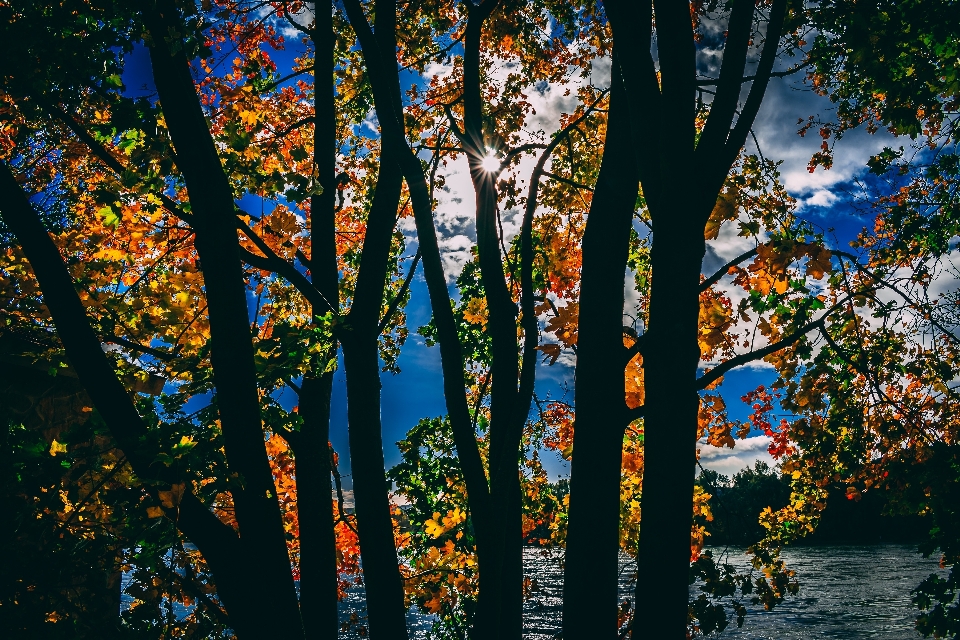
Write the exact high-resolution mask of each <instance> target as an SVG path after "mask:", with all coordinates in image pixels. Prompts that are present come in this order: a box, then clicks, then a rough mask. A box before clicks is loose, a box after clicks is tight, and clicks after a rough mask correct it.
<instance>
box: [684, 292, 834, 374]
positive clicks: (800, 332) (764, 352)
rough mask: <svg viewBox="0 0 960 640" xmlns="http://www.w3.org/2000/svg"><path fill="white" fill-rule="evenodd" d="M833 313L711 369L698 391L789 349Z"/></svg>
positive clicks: (819, 326)
mask: <svg viewBox="0 0 960 640" xmlns="http://www.w3.org/2000/svg"><path fill="white" fill-rule="evenodd" d="M832 312H833V309H831V310H830V311H828V312H827V313H824V314H823V315H822V316H821V317H820V318H819V319H818V320H815V321H813V322H811V323H809V324H807V325H805V326H803V327H801V328H799V329H797V330H796V331H794V332H793V333H791V334H790V335H788V336H786V337H785V338H782V339H780V340H778V341H777V342H774V343H772V344H768V345H767V346H765V347H762V348H760V349H756V350H754V351H751V352H750V353H744V354H741V355H739V356H736V357H734V358H730V359H729V360H727V361H725V362H722V363H720V364H718V365H717V366H716V367H714V368H713V369H710V371H708V372H707V373H704V374H703V375H702V376H700V377H699V378H697V385H696V389H697V390H698V391H700V390H701V389H706V388H707V387H709V386H710V385H711V384H713V383H714V382H716V381H717V380H719V379H720V378H722V377H723V375H724V374H725V373H727V372H728V371H730V370H731V369H736V368H737V367H741V366H743V365H745V364H749V363H751V362H753V361H754V360H759V359H761V358H765V357H766V356H768V355H770V354H771V353H776V352H777V351H780V350H781V349H785V348H787V347H789V346H790V345H792V344H794V343H795V342H797V341H799V340H800V339H801V338H803V337H804V336H805V335H807V334H808V333H810V332H811V331H813V330H814V329H818V328H823V323H824V321H825V320H826V319H827V316H829V315H830V314H831V313H832Z"/></svg>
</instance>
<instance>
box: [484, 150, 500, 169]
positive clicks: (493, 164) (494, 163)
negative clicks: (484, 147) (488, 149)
mask: <svg viewBox="0 0 960 640" xmlns="http://www.w3.org/2000/svg"><path fill="white" fill-rule="evenodd" d="M481 166H482V167H483V170H484V171H489V172H491V173H492V172H494V171H499V170H500V160H499V159H498V158H497V156H495V155H493V154H492V153H488V154H487V156H486V157H485V158H484V159H483V164H481Z"/></svg>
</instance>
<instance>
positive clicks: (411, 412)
mask: <svg viewBox="0 0 960 640" xmlns="http://www.w3.org/2000/svg"><path fill="white" fill-rule="evenodd" d="M290 35H291V36H293V37H289V38H288V46H287V49H286V50H285V51H280V52H271V55H272V56H273V57H274V58H275V60H276V61H277V62H278V66H279V68H280V69H281V70H283V69H284V68H286V67H287V66H288V65H289V64H290V63H292V60H293V58H294V56H296V55H299V53H300V52H301V50H302V45H299V44H298V43H299V36H298V35H294V34H290ZM609 66H610V64H609V60H608V59H600V60H598V61H597V62H596V63H595V66H594V69H593V71H592V73H591V74H590V76H589V78H587V79H583V80H578V81H577V82H592V83H594V84H596V85H598V86H606V85H607V84H608V83H609ZM705 71H706V72H710V71H711V70H710V69H706V70H705ZM448 72H449V68H447V67H443V66H442V65H432V66H431V68H429V69H428V74H427V75H428V76H429V75H432V74H433V73H437V74H441V75H442V74H444V73H448ZM799 76H800V74H797V76H793V77H788V78H783V79H774V80H772V81H771V84H770V86H769V88H768V90H767V94H766V98H765V100H764V103H763V106H762V108H761V110H760V113H759V115H758V117H757V120H756V123H755V126H754V133H755V136H756V143H755V142H754V140H752V139H751V140H749V142H748V144H747V151H748V152H754V151H756V149H757V144H759V148H760V151H761V152H762V154H763V155H764V156H765V157H766V158H768V159H772V160H777V161H782V165H781V168H780V169H781V179H782V181H783V183H784V185H785V187H786V188H787V190H788V191H789V193H790V194H791V195H792V196H793V197H794V198H796V199H797V201H798V209H797V213H798V214H799V215H800V217H802V218H804V219H806V220H807V221H809V222H811V223H812V224H814V225H815V227H817V228H819V229H820V230H822V231H824V232H825V233H826V234H827V238H828V243H829V244H831V245H833V246H842V245H846V244H847V243H848V242H849V240H851V239H852V238H853V237H854V236H855V235H856V234H857V232H859V231H860V229H861V228H862V227H864V226H866V225H869V224H870V222H871V221H870V218H869V216H868V215H863V211H861V210H859V209H858V208H856V207H855V206H854V204H855V199H856V195H857V192H858V191H859V187H858V181H859V180H864V179H865V175H864V174H865V173H866V161H867V160H868V159H869V157H870V156H872V155H874V154H876V153H877V152H878V151H880V150H881V149H882V148H883V147H884V146H889V145H895V141H894V140H893V139H892V138H891V136H890V135H889V134H887V133H885V132H880V133H878V134H875V135H870V134H868V133H866V132H865V131H863V130H857V131H853V132H851V133H848V134H847V135H845V136H844V137H843V139H841V140H840V141H838V142H837V145H836V147H835V160H834V165H833V168H832V169H831V170H829V171H825V170H823V169H817V170H816V171H815V172H813V173H810V172H809V171H808V170H807V163H808V161H809V159H810V156H811V155H812V154H813V153H814V152H816V151H817V150H819V146H820V138H819V136H817V135H815V134H813V135H809V136H807V137H803V138H801V137H800V136H799V135H798V134H797V129H798V124H797V122H798V120H801V119H803V120H806V118H807V117H808V116H811V115H823V116H829V113H828V112H829V110H830V103H829V101H827V100H826V99H825V98H822V97H819V96H817V95H815V94H814V93H813V92H812V91H810V90H809V88H808V87H806V86H804V85H803V83H802V78H801V77H799ZM494 79H496V75H494ZM124 81H125V84H126V85H127V91H128V92H129V93H131V94H134V95H149V94H151V93H153V87H152V83H151V82H150V71H149V58H148V54H147V53H146V51H145V50H144V49H143V48H139V49H137V50H136V51H135V52H134V53H133V55H132V56H129V57H128V61H127V67H126V70H125V73H124ZM408 83H409V82H408ZM529 96H530V101H531V102H532V103H533V106H534V108H535V109H536V114H537V115H536V116H535V117H533V118H532V121H531V123H530V127H529V128H530V129H533V130H536V129H537V128H542V129H543V130H544V131H546V132H547V133H550V132H552V131H554V130H555V129H556V122H557V120H558V117H559V114H560V113H570V112H572V111H573V109H574V108H575V107H576V93H575V91H574V92H572V95H571V94H566V92H565V91H564V88H563V87H559V86H539V87H537V88H536V89H533V88H532V89H531V91H530V92H529ZM368 122H369V124H370V125H371V127H373V126H375V118H374V117H373V114H371V118H368ZM533 162H534V160H533V158H532V157H529V156H528V157H527V159H525V160H524V161H523V162H522V163H521V165H520V169H519V172H520V175H528V174H529V169H530V168H531V167H532V165H533ZM446 181H447V188H446V190H445V192H444V193H441V194H439V197H438V200H439V206H438V208H437V211H436V212H435V218H436V222H437V228H438V233H439V236H440V245H441V251H442V253H443V258H444V267H445V270H446V271H447V275H448V278H449V279H450V281H451V282H452V281H453V280H454V279H455V278H456V276H457V274H458V273H459V270H460V269H461V268H462V266H463V264H464V263H465V262H466V261H468V260H469V259H470V258H471V256H470V247H471V246H472V244H473V242H474V240H475V237H476V236H475V231H474V226H473V216H474V207H473V201H474V194H473V188H472V185H471V183H470V179H469V175H468V172H467V167H466V162H465V160H459V161H456V162H452V163H450V165H448V167H447V168H446ZM405 222H409V224H408V226H405V227H401V228H402V230H403V231H404V233H405V234H406V235H407V236H408V252H409V253H411V254H412V253H413V252H414V251H415V248H416V237H415V232H414V230H413V227H412V221H405ZM733 226H734V225H726V226H725V227H724V228H723V229H722V230H721V234H720V236H719V238H718V239H717V240H715V241H711V242H709V243H708V244H709V246H708V251H707V255H706V256H705V259H704V263H703V269H702V271H703V273H704V274H705V275H710V274H711V273H713V272H714V271H715V269H716V268H717V267H718V266H720V265H722V264H724V263H725V262H726V261H727V260H729V259H730V258H732V257H734V256H736V255H739V254H740V253H742V252H743V251H744V250H746V249H749V248H752V246H753V240H752V239H749V238H740V237H738V236H736V232H735V230H734V229H733V228H732V227H733ZM504 228H505V232H506V234H507V235H508V236H512V235H513V234H515V233H516V232H517V231H518V228H519V216H515V215H513V214H512V213H511V212H504ZM625 280H626V281H627V282H630V281H632V277H630V275H629V274H626V278H625ZM731 292H732V293H734V294H736V291H735V290H731ZM630 293H631V292H630V291H628V292H627V294H628V295H629V294H630ZM411 294H412V295H411V301H410V304H409V306H408V307H407V322H408V326H409V328H410V335H409V337H408V339H407V342H406V344H405V345H404V347H403V350H402V352H401V355H400V357H399V360H398V366H399V368H400V370H401V372H400V373H399V374H392V373H383V374H382V384H383V388H382V396H381V417H382V421H383V441H384V456H385V461H386V465H387V468H390V467H391V466H393V465H394V464H396V463H398V462H399V461H400V454H399V450H398V449H397V447H396V444H395V443H396V442H397V441H399V440H401V439H402V438H403V437H404V435H405V434H406V432H407V431H408V430H409V429H410V428H411V427H413V426H414V425H415V424H416V423H417V421H418V420H419V419H421V418H425V417H435V416H441V415H443V414H445V413H446V409H445V403H444V398H443V391H442V377H441V373H440V354H439V347H427V346H426V345H425V343H424V340H423V338H422V337H421V336H419V335H417V334H416V333H415V331H416V329H417V328H418V327H419V326H421V325H423V324H426V323H427V322H428V321H429V319H430V308H429V299H428V296H427V291H426V284H425V282H424V280H423V276H422V271H421V272H420V273H418V274H417V276H416V277H415V278H414V280H413V283H412V287H411ZM736 302H737V300H736V299H734V304H736ZM572 365H573V360H572V357H571V356H567V357H564V358H561V359H560V361H558V363H557V364H556V365H554V366H546V365H542V366H540V367H539V368H538V371H537V384H536V393H537V395H538V396H539V397H540V398H554V399H556V398H565V399H566V400H568V401H571V402H572V400H573V387H574V370H573V366H572ZM774 379H775V375H774V373H773V370H772V368H771V367H770V366H769V365H766V364H765V363H762V362H761V363H759V364H753V365H750V366H747V367H743V368H740V369H738V370H734V371H731V372H730V373H728V374H727V375H726V376H725V379H724V384H723V386H722V387H721V389H720V392H721V394H722V395H723V396H724V398H725V401H726V404H727V407H728V410H729V414H730V417H731V418H732V419H739V420H743V419H746V416H747V415H748V414H749V413H750V409H749V407H748V406H747V405H745V404H744V403H742V402H741V401H740V400H739V398H740V397H741V396H742V395H743V394H744V393H746V392H747V391H751V390H753V389H755V388H756V387H757V386H758V385H760V384H764V385H769V384H770V383H771V382H772V381H773V380H774ZM281 402H282V404H284V405H285V406H287V407H288V408H289V407H292V406H293V405H295V404H296V402H297V399H296V397H295V394H294V393H293V392H292V391H289V390H288V391H286V392H285V393H283V394H282V396H281ZM777 417H778V418H779V417H780V415H778V416H777ZM784 417H789V416H784ZM331 441H332V443H333V446H334V448H335V449H336V451H337V452H338V453H340V460H341V471H342V472H343V474H344V476H345V482H346V485H347V487H349V486H350V478H349V473H350V469H349V447H348V436H347V403H346V388H345V381H344V373H343V369H342V367H341V368H340V369H339V370H338V371H337V373H336V376H335V384H334V391H333V398H332V413H331ZM766 447H767V438H766V437H765V436H762V435H753V434H751V436H750V437H748V438H746V439H745V440H741V441H738V442H737V444H736V447H735V448H734V449H717V448H715V447H711V446H709V445H706V444H702V445H701V446H700V449H701V464H702V466H703V467H705V468H710V469H714V470H716V471H718V472H720V473H722V474H724V475H727V476H732V475H733V474H734V473H736V472H737V471H739V470H740V469H742V468H744V467H747V466H752V465H753V464H754V462H755V461H756V460H763V461H765V462H767V463H768V464H771V466H773V461H772V460H771V458H770V456H769V454H768V453H767V452H766ZM542 460H543V463H544V466H545V467H546V469H547V472H548V473H549V475H550V477H551V478H552V479H556V478H559V477H566V476H568V475H569V472H570V465H569V463H567V462H566V461H564V460H562V459H561V458H560V457H559V456H558V455H557V454H556V453H554V452H546V453H544V454H543V455H542Z"/></svg>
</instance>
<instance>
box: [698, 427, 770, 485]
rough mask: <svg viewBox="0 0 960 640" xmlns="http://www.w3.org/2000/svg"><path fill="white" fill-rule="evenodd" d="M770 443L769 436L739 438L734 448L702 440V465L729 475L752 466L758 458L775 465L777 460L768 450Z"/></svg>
mask: <svg viewBox="0 0 960 640" xmlns="http://www.w3.org/2000/svg"><path fill="white" fill-rule="evenodd" d="M769 445H770V437H769V436H753V437H750V438H744V439H743V440H737V444H736V446H735V447H734V448H733V449H728V448H726V447H714V446H712V445H709V444H706V443H705V442H701V443H700V465H701V466H702V467H703V468H705V469H710V470H712V471H716V472H717V473H721V474H723V475H725V476H728V477H732V476H733V475H734V474H736V473H737V472H738V471H740V470H741V469H744V468H746V467H752V466H753V465H754V463H755V462H756V461H757V460H761V461H763V462H766V463H767V464H768V465H770V466H771V467H774V466H776V461H775V460H774V459H773V457H772V456H771V455H770V453H769V452H768V451H767V447H768V446H769Z"/></svg>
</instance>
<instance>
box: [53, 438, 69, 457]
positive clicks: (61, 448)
mask: <svg viewBox="0 0 960 640" xmlns="http://www.w3.org/2000/svg"><path fill="white" fill-rule="evenodd" d="M66 452H67V445H65V444H63V443H62V442H57V441H56V440H54V441H53V442H51V443H50V455H52V456H56V455H57V454H58V453H66Z"/></svg>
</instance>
